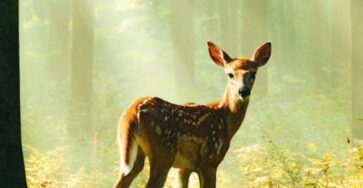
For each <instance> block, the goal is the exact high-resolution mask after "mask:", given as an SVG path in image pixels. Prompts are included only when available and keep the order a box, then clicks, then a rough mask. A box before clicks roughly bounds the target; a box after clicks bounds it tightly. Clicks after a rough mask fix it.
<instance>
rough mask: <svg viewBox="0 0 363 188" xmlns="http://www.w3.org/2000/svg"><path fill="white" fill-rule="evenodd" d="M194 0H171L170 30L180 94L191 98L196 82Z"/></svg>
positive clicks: (177, 85) (177, 87)
mask: <svg viewBox="0 0 363 188" xmlns="http://www.w3.org/2000/svg"><path fill="white" fill-rule="evenodd" d="M194 3H195V2H194V1H193V0H184V1H170V5H171V10H172V11H171V12H172V13H171V18H170V30H171V35H172V40H173V45H174V51H175V53H176V55H177V59H175V60H173V61H174V62H175V66H174V67H175V71H174V74H175V81H176V91H177V95H178V96H180V97H181V96H183V98H190V97H191V95H190V93H191V92H190V90H191V89H192V88H193V86H194V83H195V75H194V72H195V71H194V38H193V36H194V23H193V18H194Z"/></svg>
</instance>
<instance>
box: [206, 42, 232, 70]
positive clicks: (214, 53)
mask: <svg viewBox="0 0 363 188" xmlns="http://www.w3.org/2000/svg"><path fill="white" fill-rule="evenodd" d="M208 51H209V55H210V57H211V58H212V59H213V61H214V63H216V64H217V65H219V66H222V67H224V64H225V63H229V62H230V61H232V58H231V57H229V55H228V54H227V53H226V52H224V51H223V50H221V49H220V48H219V47H218V46H217V45H215V44H214V43H213V42H210V41H208Z"/></svg>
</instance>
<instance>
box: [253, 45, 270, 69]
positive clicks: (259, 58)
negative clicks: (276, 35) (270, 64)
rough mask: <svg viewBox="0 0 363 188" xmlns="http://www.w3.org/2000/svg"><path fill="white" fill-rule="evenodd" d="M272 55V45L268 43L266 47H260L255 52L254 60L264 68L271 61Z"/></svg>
mask: <svg viewBox="0 0 363 188" xmlns="http://www.w3.org/2000/svg"><path fill="white" fill-rule="evenodd" d="M270 55H271V43H270V42H268V43H265V44H264V45H262V46H260V47H258V48H257V49H256V50H255V53H254V55H253V58H254V61H255V62H256V64H257V66H263V65H265V64H266V63H267V61H268V60H269V59H270Z"/></svg>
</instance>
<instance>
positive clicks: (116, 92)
mask: <svg viewBox="0 0 363 188" xmlns="http://www.w3.org/2000/svg"><path fill="white" fill-rule="evenodd" d="M20 2H21V7H20V14H21V16H20V30H21V31H20V35H21V110H22V139H23V145H24V153H25V164H26V171H27V180H28V185H29V187H57V188H58V187H100V188H103V187H111V186H112V185H113V184H114V183H115V181H116V178H117V175H118V166H119V156H118V152H117V146H116V142H115V141H116V126H117V122H118V118H119V116H120V114H121V113H122V111H123V110H124V109H125V107H126V106H127V105H128V104H130V103H131V102H132V101H133V100H134V99H136V98H138V97H140V96H146V95H151V96H158V97H161V98H164V99H166V100H169V101H172V102H175V103H185V102H191V101H193V102H197V103H207V102H211V101H213V100H215V99H217V98H219V97H221V96H222V95H223V91H224V88H225V84H226V82H227V79H226V76H225V75H224V72H223V70H222V69H221V68H220V67H218V66H216V65H215V64H214V63H213V62H212V61H211V59H210V57H209V54H208V50H207V44H206V42H207V41H213V42H215V43H216V44H218V45H219V46H220V47H221V48H223V49H224V50H225V51H226V52H227V53H229V54H230V55H231V56H234V57H235V56H244V57H250V56H251V55H252V54H253V51H254V49H255V48H257V47H258V46H259V45H261V44H263V43H265V42H267V41H270V42H272V57H271V59H270V61H269V63H268V64H267V65H266V66H265V67H263V68H261V70H260V71H259V72H258V74H257V83H256V84H255V88H254V90H253V91H252V99H251V102H250V106H249V109H248V112H247V116H246V119H245V120H244V122H243V125H242V127H241V129H240V130H239V131H238V133H237V134H236V136H235V137H234V139H233V140H232V143H231V147H230V149H229V152H228V153H227V155H226V157H225V159H224V161H223V162H222V164H221V166H220V167H219V169H218V176H217V187H225V188H228V187H233V186H234V187H307V186H310V187H339V186H343V187H363V182H362V179H363V170H362V168H363V143H362V141H361V140H359V139H358V138H361V139H362V138H363V129H362V128H360V129H359V126H360V127H363V125H362V119H363V118H362V117H363V114H362V113H363V112H362V111H363V110H362V108H363V104H362V103H363V102H362V101H363V100H362V95H363V88H362V82H361V79H363V78H362V76H361V75H359V74H356V73H354V70H362V65H361V64H362V62H360V64H357V61H355V62H353V63H352V61H351V59H352V50H351V49H352V48H351V46H352V42H354V40H357V39H358V38H359V37H361V36H355V35H354V27H351V24H352V23H354V20H357V19H361V18H362V16H363V15H362V14H360V13H359V12H363V10H354V5H353V4H352V6H351V4H350V1H348V0H332V1H326V0H306V1H283V0H280V1H272V0H270V1H269V0H183V1H177V0H172V1H168V0H97V1H96V0H20ZM357 2H358V1H357ZM351 7H353V9H351ZM357 12H358V13H357ZM358 27H359V26H357V30H358V29H361V28H358ZM351 28H353V30H352V29H351ZM360 31H363V30H360ZM352 33H353V35H352ZM354 37H357V38H354ZM354 50H355V53H360V52H361V51H362V50H363V49H354ZM354 50H353V55H354ZM353 59H354V58H353ZM354 63H356V64H354ZM352 66H353V67H355V68H352ZM352 72H353V74H352ZM359 79H360V80H359ZM352 85H353V86H354V87H352ZM352 101H353V102H352ZM352 130H353V131H352ZM147 169H148V165H146V166H145V169H144V171H143V172H142V173H141V175H140V176H139V177H138V178H137V179H136V180H135V182H134V183H133V187H143V186H144V185H145V183H146V181H147V177H148V171H147ZM174 179H175V172H174V171H171V172H170V173H169V177H168V181H167V184H166V185H165V187H171V186H173V183H174ZM190 184H191V185H190V186H191V187H199V182H198V180H197V176H196V175H193V176H192V179H191V182H190Z"/></svg>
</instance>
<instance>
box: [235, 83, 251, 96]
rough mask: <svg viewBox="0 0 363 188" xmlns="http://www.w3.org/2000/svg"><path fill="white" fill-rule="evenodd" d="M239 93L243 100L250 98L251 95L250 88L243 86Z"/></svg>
mask: <svg viewBox="0 0 363 188" xmlns="http://www.w3.org/2000/svg"><path fill="white" fill-rule="evenodd" d="M238 93H239V95H240V96H241V97H242V98H245V97H248V96H250V94H251V90H250V88H248V87H247V86H243V87H242V88H240V89H239V90H238Z"/></svg>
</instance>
